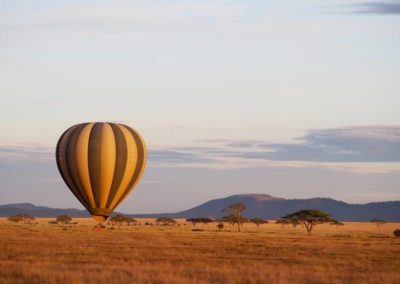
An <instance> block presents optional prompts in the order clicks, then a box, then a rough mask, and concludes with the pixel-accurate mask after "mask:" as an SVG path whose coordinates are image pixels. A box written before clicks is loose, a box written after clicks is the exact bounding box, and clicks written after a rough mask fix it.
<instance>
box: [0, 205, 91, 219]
mask: <svg viewBox="0 0 400 284" xmlns="http://www.w3.org/2000/svg"><path fill="white" fill-rule="evenodd" d="M20 213H25V214H29V215H32V216H34V217H55V216H58V215H61V214H68V215H69V216H71V217H89V216H90V214H89V213H88V212H87V211H86V210H79V209H75V208H66V209H61V208H50V207H44V206H35V205H33V204H31V203H18V204H5V205H0V217H6V216H11V215H15V214H20Z"/></svg>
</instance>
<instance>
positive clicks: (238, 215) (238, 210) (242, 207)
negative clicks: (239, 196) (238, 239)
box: [222, 203, 247, 232]
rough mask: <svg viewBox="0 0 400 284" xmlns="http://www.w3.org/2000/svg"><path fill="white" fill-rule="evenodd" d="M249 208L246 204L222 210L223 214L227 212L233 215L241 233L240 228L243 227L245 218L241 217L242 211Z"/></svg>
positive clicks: (238, 204) (233, 205) (237, 204)
mask: <svg viewBox="0 0 400 284" xmlns="http://www.w3.org/2000/svg"><path fill="white" fill-rule="evenodd" d="M246 208H247V206H246V204H244V203H235V204H232V205H229V206H228V207H226V208H224V209H222V212H226V213H228V214H229V215H231V217H232V219H233V221H234V223H237V225H238V232H240V227H241V226H242V222H243V217H242V216H241V214H242V211H244V210H246Z"/></svg>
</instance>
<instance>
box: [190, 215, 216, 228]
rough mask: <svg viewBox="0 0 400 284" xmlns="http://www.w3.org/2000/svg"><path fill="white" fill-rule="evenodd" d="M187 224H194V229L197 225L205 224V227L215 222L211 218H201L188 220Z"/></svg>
mask: <svg viewBox="0 0 400 284" xmlns="http://www.w3.org/2000/svg"><path fill="white" fill-rule="evenodd" d="M186 222H190V223H192V225H193V227H196V224H197V223H203V224H204V225H207V224H208V223H212V222H214V221H213V220H212V219H210V218H205V217H199V218H189V219H186Z"/></svg>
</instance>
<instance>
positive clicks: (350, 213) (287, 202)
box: [132, 194, 400, 222]
mask: <svg viewBox="0 0 400 284" xmlns="http://www.w3.org/2000/svg"><path fill="white" fill-rule="evenodd" d="M240 202H242V203H245V204H246V205H247V209H246V210H245V211H244V212H243V215H244V216H246V217H248V218H255V217H260V218H265V219H278V218H280V217H282V216H284V215H286V214H288V213H292V212H295V211H297V210H300V209H318V210H322V211H325V212H328V213H330V214H331V215H332V216H333V218H335V219H337V220H340V221H370V220H372V219H375V218H378V219H383V220H386V221H388V222H400V201H386V202H373V203H367V204H349V203H345V202H342V201H337V200H334V199H330V198H310V199H283V198H277V197H273V196H270V195H267V194H239V195H232V196H228V197H225V198H220V199H213V200H210V201H208V202H206V203H204V204H201V205H199V206H196V207H193V208H191V209H188V210H184V211H181V212H177V213H166V214H147V215H139V214H135V215H132V216H136V217H158V216H171V217H175V218H192V217H200V216H203V217H209V218H220V217H222V216H223V212H222V209H223V208H225V207H227V206H229V205H231V204H234V203H240Z"/></svg>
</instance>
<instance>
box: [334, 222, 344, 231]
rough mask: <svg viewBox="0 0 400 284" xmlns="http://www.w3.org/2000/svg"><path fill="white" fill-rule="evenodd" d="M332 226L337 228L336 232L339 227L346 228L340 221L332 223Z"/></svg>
mask: <svg viewBox="0 0 400 284" xmlns="http://www.w3.org/2000/svg"><path fill="white" fill-rule="evenodd" d="M331 225H332V226H336V230H338V229H339V226H344V224H343V223H342V222H339V221H337V220H333V221H332V222H331Z"/></svg>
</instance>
